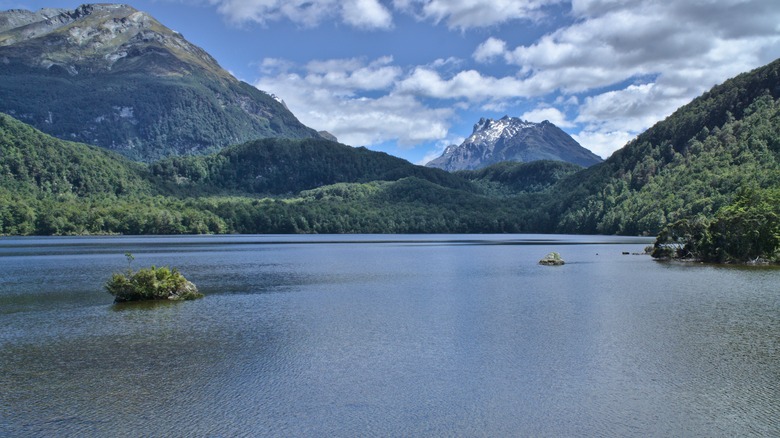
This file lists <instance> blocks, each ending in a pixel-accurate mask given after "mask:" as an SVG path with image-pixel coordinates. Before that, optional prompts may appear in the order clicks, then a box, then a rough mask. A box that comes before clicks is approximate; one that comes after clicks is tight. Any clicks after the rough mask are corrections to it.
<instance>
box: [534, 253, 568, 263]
mask: <svg viewBox="0 0 780 438" xmlns="http://www.w3.org/2000/svg"><path fill="white" fill-rule="evenodd" d="M564 263H566V262H564V261H563V259H562V258H561V255H560V254H558V253H557V252H551V253H549V254H547V255H546V256H544V258H543V259H541V260H539V264H540V265H547V266H560V265H562V264H564Z"/></svg>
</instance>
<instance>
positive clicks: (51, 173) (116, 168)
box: [0, 113, 152, 197]
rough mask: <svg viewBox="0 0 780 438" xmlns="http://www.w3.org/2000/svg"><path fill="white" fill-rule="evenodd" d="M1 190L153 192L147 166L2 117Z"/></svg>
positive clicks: (88, 193)
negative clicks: (61, 138) (147, 174)
mask: <svg viewBox="0 0 780 438" xmlns="http://www.w3.org/2000/svg"><path fill="white" fill-rule="evenodd" d="M0 189H4V190H6V191H8V192H13V193H15V194H25V195H33V196H36V197H40V196H66V197H69V196H76V197H89V196H120V195H130V194H133V195H137V194H141V193H146V194H148V193H151V192H152V185H151V183H150V182H149V181H148V179H147V176H146V171H145V166H143V165H142V164H140V163H135V162H132V161H130V160H128V159H126V158H124V157H122V156H121V155H118V154H116V153H114V152H111V151H107V150H105V149H102V148H99V147H96V146H89V145H85V144H79V143H73V142H69V141H64V140H60V139H57V138H54V137H51V136H49V135H46V134H44V133H42V132H41V131H38V130H37V129H35V128H33V127H31V126H29V125H26V124H24V123H22V122H20V121H18V120H16V119H14V118H13V117H10V116H8V115H5V114H2V113H0Z"/></svg>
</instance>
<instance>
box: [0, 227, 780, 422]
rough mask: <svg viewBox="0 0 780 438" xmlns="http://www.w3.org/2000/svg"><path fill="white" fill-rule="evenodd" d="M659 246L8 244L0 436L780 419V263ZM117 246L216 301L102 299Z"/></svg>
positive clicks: (464, 239)
mask: <svg viewBox="0 0 780 438" xmlns="http://www.w3.org/2000/svg"><path fill="white" fill-rule="evenodd" d="M647 243H648V241H647V239H631V238H618V237H598V236H597V237H593V236H543V235H516V236H512V235H509V236H507V235H502V236H482V235H479V236H477V235H468V236H462V235H446V236H440V235H435V236H434V235H415V236H194V237H99V238H3V239H0V375H2V378H1V379H0V435H2V436H55V435H56V436H84V435H101V436H236V435H252V436H573V435H578V436H582V435H591V436H592V435H598V436H648V435H657V436H745V435H755V436H778V435H780V420H778V418H780V352H779V351H778V345H780V300H779V299H778V296H779V295H778V289H779V288H778V285H779V284H780V271H778V270H776V269H738V268H733V267H731V268H728V267H725V268H724V267H713V266H704V265H694V264H677V263H658V262H654V261H652V260H651V259H650V258H649V257H647V256H636V255H623V254H622V253H623V252H630V253H633V252H641V251H642V250H643V248H644V246H646V245H647ZM550 251H558V252H560V253H561V254H562V255H563V257H564V259H566V261H567V264H566V265H564V266H560V267H547V266H539V265H538V264H537V263H536V262H537V261H538V260H539V259H540V258H541V257H543V256H544V255H545V254H546V253H547V252H550ZM125 252H132V253H133V254H134V256H135V261H134V262H133V266H134V267H135V268H138V267H144V266H149V265H153V264H154V265H158V266H159V265H171V266H175V267H178V268H179V269H180V270H181V271H182V272H183V273H184V274H185V275H186V276H187V277H188V278H189V279H191V280H192V281H193V282H195V283H196V284H197V285H198V287H199V289H200V290H201V291H202V292H204V293H205V294H206V295H207V296H206V298H204V299H201V300H198V301H193V302H185V303H153V304H140V305H139V304H131V305H122V306H119V305H113V304H112V303H111V300H112V297H111V296H110V295H108V294H107V293H106V292H104V291H103V290H102V284H103V283H104V282H105V281H106V280H107V278H108V276H109V275H110V273H111V272H114V271H120V270H123V269H126V268H127V260H126V259H125V257H124V255H123V254H124V253H125Z"/></svg>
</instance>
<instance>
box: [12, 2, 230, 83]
mask: <svg viewBox="0 0 780 438" xmlns="http://www.w3.org/2000/svg"><path fill="white" fill-rule="evenodd" d="M3 46H5V47H14V48H15V50H13V51H11V53H9V54H8V55H6V57H8V58H10V57H13V58H15V59H17V60H21V61H22V62H23V63H24V64H26V65H28V66H31V67H43V68H47V69H50V68H52V67H58V68H61V69H63V70H65V71H67V72H69V73H70V74H71V75H74V74H78V73H79V72H82V71H92V72H94V71H112V70H117V69H123V68H128V69H131V70H133V71H138V70H143V71H144V72H146V73H150V74H155V75H162V76H167V75H171V74H173V75H181V74H187V73H189V72H190V71H191V68H190V67H191V66H192V65H197V66H199V67H201V68H202V69H204V70H206V71H208V72H210V73H211V74H212V75H214V76H216V77H219V78H222V79H226V80H233V78H232V76H231V75H230V74H229V73H227V72H226V71H225V70H224V69H222V67H220V66H219V64H218V63H217V61H216V60H214V58H212V57H211V56H210V55H208V54H207V53H206V52H205V51H203V50H202V49H200V48H199V47H197V46H195V45H193V44H191V43H189V42H188V41H187V40H185V39H184V37H183V36H182V35H181V34H180V33H178V32H175V31H173V30H171V29H169V28H167V27H165V26H164V25H162V24H161V23H160V22H158V21H157V20H156V19H154V17H152V16H151V15H149V14H147V13H145V12H141V11H139V10H137V9H135V8H133V7H132V6H129V5H125V4H110V3H95V4H85V5H81V6H79V7H78V8H76V9H74V10H66V9H41V10H39V11H37V12H31V11H25V10H21V9H14V10H10V11H6V12H2V13H0V47H3ZM147 54H156V55H157V56H142V55H147ZM9 55H11V56H9ZM141 59H142V60H143V62H138V61H139V60H141ZM4 62H5V61H4Z"/></svg>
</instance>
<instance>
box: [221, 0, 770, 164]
mask: <svg viewBox="0 0 780 438" xmlns="http://www.w3.org/2000/svg"><path fill="white" fill-rule="evenodd" d="M209 1H211V2H212V3H213V4H216V5H218V8H219V11H220V12H221V13H223V14H225V15H226V16H228V17H229V18H231V19H232V20H233V21H238V22H241V21H257V22H261V23H263V22H268V21H271V20H281V19H288V20H291V21H293V22H296V23H300V24H302V25H316V24H318V23H320V22H321V21H323V20H325V19H331V20H340V21H342V22H344V23H346V24H348V25H350V26H353V27H357V28H371V29H377V28H380V29H389V28H392V26H393V16H392V14H393V13H406V14H410V15H413V16H414V17H416V18H417V19H418V20H419V22H418V25H424V24H426V23H444V24H445V25H446V26H447V27H449V28H450V29H455V30H459V31H461V33H462V35H463V34H465V33H466V32H471V31H473V29H475V28H486V27H487V28H490V27H491V26H493V27H495V28H498V27H499V26H500V25H502V24H505V23H508V22H511V21H516V20H526V21H528V22H529V23H530V25H531V26H533V25H534V24H535V23H540V22H541V21H534V20H539V18H540V17H543V16H544V14H545V13H547V12H548V11H550V10H552V9H550V8H548V7H549V6H551V5H555V4H558V3H560V4H563V3H564V2H562V1H559V0H530V1H523V2H518V1H514V0H382V1H381V2H380V0H349V1H345V2H337V1H335V0H292V1H289V2H282V1H281V0H241V1H240V0H209ZM568 4H570V7H571V9H570V10H569V11H568V14H567V15H566V16H565V17H562V16H559V17H556V18H555V22H556V23H557V24H558V26H557V29H555V30H553V31H550V32H549V33H547V34H545V35H543V36H541V37H539V38H536V39H535V40H534V41H531V42H527V41H526V42H522V43H521V42H520V40H514V41H513V40H512V38H513V36H512V35H511V34H507V33H501V38H498V37H497V36H490V35H489V34H488V35H487V38H486V39H484V40H483V42H482V43H481V44H479V45H478V46H477V47H475V48H474V50H473V51H472V55H471V59H465V60H464V59H458V58H446V56H450V55H451V54H449V53H442V54H441V56H443V57H444V58H442V59H437V60H432V61H430V63H429V64H427V65H411V66H399V65H396V64H395V62H394V60H393V58H390V57H385V58H377V59H375V60H373V61H370V62H367V61H365V60H362V59H348V60H344V59H339V60H324V61H316V62H310V63H308V64H306V65H302V66H296V65H290V64H289V63H286V61H282V60H273V59H268V60H266V61H264V63H263V65H262V66H261V71H262V73H263V77H262V78H261V79H260V80H259V81H258V85H259V86H260V88H263V89H267V90H269V91H271V92H274V93H276V94H277V95H279V96H282V97H283V98H284V99H285V101H286V102H287V103H288V105H289V106H290V108H291V109H292V110H293V112H294V113H295V114H296V115H298V117H299V118H301V119H302V120H303V121H304V123H307V124H309V125H311V126H313V127H316V128H317V129H327V130H329V131H331V132H333V133H334V134H336V135H338V136H339V137H340V138H341V139H342V140H344V141H345V142H347V143H350V144H356V145H358V144H376V143H377V142H382V141H387V140H391V139H397V140H398V141H399V142H401V143H404V144H413V143H414V142H415V141H428V142H431V141H434V142H435V141H443V139H446V138H448V136H449V135H450V134H449V133H448V128H449V124H450V121H451V120H452V119H453V118H454V115H455V114H456V113H457V111H459V110H462V109H468V110H470V111H485V112H499V111H500V112H507V113H511V111H512V109H513V108H518V107H519V106H520V104H523V105H527V103H528V101H529V100H530V99H534V100H535V101H537V102H543V103H542V104H540V105H539V106H538V107H537V108H536V109H534V110H531V111H528V112H526V113H525V114H522V115H520V116H521V117H523V118H526V119H530V120H534V121H541V120H544V119H547V120H550V121H551V122H553V123H555V124H556V125H559V126H562V127H566V128H567V129H568V130H569V131H571V132H579V133H578V134H577V136H576V137H575V138H577V140H578V141H580V143H581V144H582V145H583V146H585V147H588V148H589V149H591V150H593V151H594V152H596V153H597V154H599V155H602V156H604V157H606V156H608V155H610V154H611V152H612V151H614V150H615V149H617V148H619V147H621V146H623V145H624V144H625V143H626V142H627V141H628V140H630V139H631V138H632V137H634V136H635V135H637V134H639V133H640V132H642V131H643V130H645V129H647V128H648V127H650V126H651V125H652V124H654V123H655V122H657V121H659V120H661V119H663V118H664V117H666V116H668V115H669V114H671V113H672V112H673V111H674V110H675V109H676V108H678V107H679V106H681V105H683V104H685V103H687V102H689V101H690V100H691V99H693V98H694V97H696V96H698V95H700V94H701V93H703V92H704V91H706V90H707V89H709V88H710V87H712V86H713V85H715V84H717V83H720V82H722V81H724V80H725V79H727V78H729V77H732V76H734V75H736V74H738V73H740V72H744V71H747V70H750V69H752V68H755V67H758V66H760V65H763V64H766V63H768V62H770V61H772V60H773V59H775V58H777V57H779V56H780V24H778V23H780V8H778V7H777V5H776V0H692V1H686V2H672V3H669V2H664V1H661V0H571V1H570V2H569V3H568ZM556 10H558V11H559V10H560V8H556ZM548 18H549V17H548ZM546 23H548V24H551V23H553V22H552V21H550V20H548V21H546ZM513 25H514V24H513ZM480 32H485V30H484V29H483V30H480ZM518 44H519V45H518ZM496 61H501V62H496ZM486 63H490V65H489V66H488V65H485V64H486ZM562 110H565V112H564V111H562ZM567 115H570V117H567ZM372 130H376V132H374V131H372ZM444 146H446V145H443V146H442V148H443V147H444Z"/></svg>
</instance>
